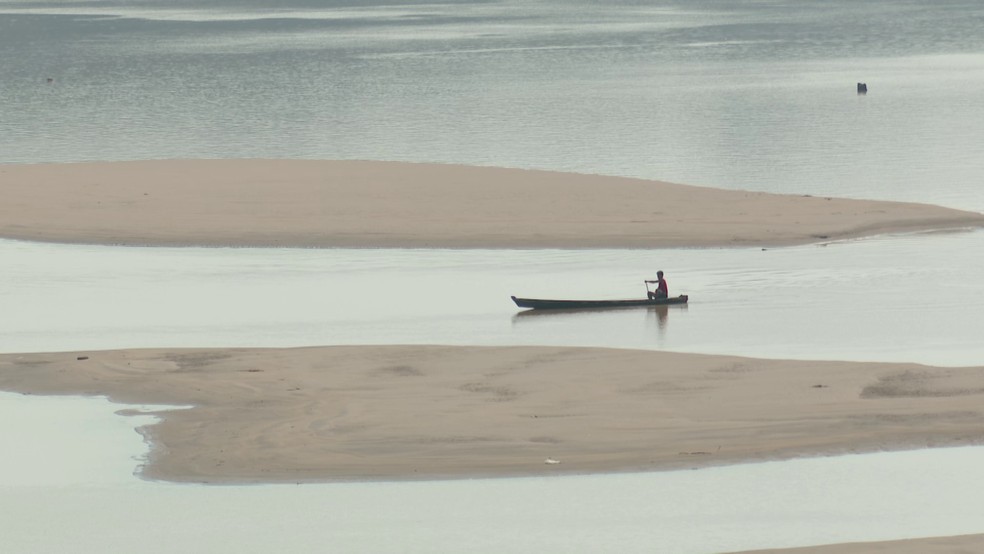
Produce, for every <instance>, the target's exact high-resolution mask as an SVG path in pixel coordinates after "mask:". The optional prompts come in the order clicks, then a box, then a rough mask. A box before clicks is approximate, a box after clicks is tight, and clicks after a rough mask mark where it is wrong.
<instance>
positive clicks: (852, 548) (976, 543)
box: [742, 535, 984, 554]
mask: <svg viewBox="0 0 984 554" xmlns="http://www.w3.org/2000/svg"><path fill="white" fill-rule="evenodd" d="M981 552H984V535H961V536H957V537H933V538H928V539H913V540H906V541H886V542H858V543H849V544H835V545H829V546H812V547H806V548H783V549H776V550H754V551H747V552H743V553H742V554H778V553H788V554H889V553H891V554H980V553H981Z"/></svg>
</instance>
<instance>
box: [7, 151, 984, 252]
mask: <svg viewBox="0 0 984 554" xmlns="http://www.w3.org/2000/svg"><path fill="white" fill-rule="evenodd" d="M0 190H2V191H3V195H4V201H3V202H2V203H0V237H6V238H18V239H27V240H42V241H54V242H86V243H103V244H127V245H234V246H314V247H442V248H478V247H493V248H500V247H517V248H544V247H559V248H594V247H614V248H654V247H676V246H748V245H757V246H768V245H790V244H801V243H810V242H818V241H824V240H829V239H840V238H849V237H857V236H863V235H873V234H878V233H886V232H901V231H919V230H927V229H940V228H956V227H968V226H973V227H981V226H984V215H982V214H979V213H973V212H964V211H959V210H952V209H947V208H941V207H937V206H929V205H922V204H907V203H894V202H875V201H865V200H845V199H837V198H822V197H808V196H789V195H773V194H765V193H757V192H741V191H726V190H717V189H711V188H702V187H692V186H685V185H675V184H670V183H663V182H658V181H646V180H640V179H628V178H619V177H602V176H596V175H579V174H571V173H556V172H546V171H525V170H518V169H500V168H483V167H464V166H452V165H433V164H411V163H395V162H360V161H303V160H197V161H139V162H111V163H79V164H41V165H0Z"/></svg>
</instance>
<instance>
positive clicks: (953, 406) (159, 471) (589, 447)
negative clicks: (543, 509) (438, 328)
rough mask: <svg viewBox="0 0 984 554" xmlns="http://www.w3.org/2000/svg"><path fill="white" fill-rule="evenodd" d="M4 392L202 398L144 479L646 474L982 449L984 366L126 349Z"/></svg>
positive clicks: (591, 354)
mask: <svg viewBox="0 0 984 554" xmlns="http://www.w3.org/2000/svg"><path fill="white" fill-rule="evenodd" d="M79 357H87V359H81V360H80V359H78V358H79ZM0 388H2V389H5V390H13V391H19V392H29V393H32V394H80V393H81V394H94V395H107V396H108V397H110V398H111V399H114V400H118V401H122V402H128V403H151V404H159V403H166V404H179V405H194V407H193V408H190V409H187V410H181V411H174V412H169V413H167V414H166V416H165V419H164V421H163V423H161V424H159V425H157V426H154V427H152V428H151V429H150V431H149V432H150V434H151V436H152V438H153V441H154V443H155V444H156V445H157V446H158V448H157V450H156V451H155V456H154V459H153V463H152V464H150V465H149V467H147V468H146V470H145V471H146V475H148V476H150V477H155V478H162V479H168V480H177V481H201V482H242V481H274V482H276V481H280V482H283V481H287V482H294V481H311V480H318V481H321V480H350V479H375V478H396V479H400V478H407V477H410V478H431V477H434V478H437V477H455V476H457V477H460V476H476V475H485V476H501V475H540V474H557V473H584V472H602V471H628V470H648V469H667V468H679V467H694V466H705V465H712V464H723V463H731V462H738V461H747V460H760V459H781V458H788V457H794V456H800V455H805V454H841V453H847V452H864V451H873V450H882V449H901V448H920V447H931V446H943V445H958V444H978V443H980V442H981V441H982V440H984V367H973V368H939V367H926V366H920V365H910V364H884V363H882V364H880V363H848V362H812V361H781V360H756V359H747V358H736V357H726V356H705V355H696V354H676V353H667V352H651V351H631V350H614V349H598V348H557V347H443V346H330V347H316V348H295V349H187V350H183V349H179V350H121V351H103V352H84V353H44V354H6V355H2V356H0ZM547 459H553V460H557V461H559V462H560V463H558V464H550V463H546V460H547Z"/></svg>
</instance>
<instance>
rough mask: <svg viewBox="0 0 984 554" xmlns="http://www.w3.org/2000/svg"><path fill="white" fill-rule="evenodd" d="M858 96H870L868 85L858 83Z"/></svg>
mask: <svg viewBox="0 0 984 554" xmlns="http://www.w3.org/2000/svg"><path fill="white" fill-rule="evenodd" d="M858 94H868V83H858Z"/></svg>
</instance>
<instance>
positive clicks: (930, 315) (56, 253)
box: [0, 231, 984, 365]
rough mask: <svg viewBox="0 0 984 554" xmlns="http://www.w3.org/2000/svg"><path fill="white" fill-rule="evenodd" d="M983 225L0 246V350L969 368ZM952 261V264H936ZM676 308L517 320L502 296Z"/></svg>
mask: <svg viewBox="0 0 984 554" xmlns="http://www.w3.org/2000/svg"><path fill="white" fill-rule="evenodd" d="M982 249H984V232H982V231H974V232H954V233H946V234H936V233H931V234H921V235H901V236H889V237H877V238H871V239H865V240H857V241H845V242H837V243H830V244H827V245H810V246H801V247H795V248H781V249H768V250H763V249H760V248H752V249H747V248H746V249H680V250H658V251H631V250H575V251H564V250H466V251H455V250H389V249H380V250H345V249H329V250H305V249H292V250H290V249H287V250H285V249H246V248H120V247H110V246H80V245H57V244H37V243H29V242H16V241H3V240H0V259H2V260H4V264H5V266H4V272H5V278H4V279H3V280H0V305H3V306H4V315H5V317H3V318H2V319H0V352H24V351H64V350H92V349H110V348H136V347H151V346H159V347H179V346H202V347H222V346H245V347H250V346H254V347H258V346H268V347H273V346H312V345H331V344H456V345H510V344H529V345H568V346H603V347H613V348H640V349H650V350H667V351H678V352H698V353H710V354H734V355H743V356H751V357H764V358H796V359H832V360H856V361H897V362H921V363H926V364H933V365H981V364H984V341H982V338H984V336H982V331H981V326H980V324H979V322H980V320H981V319H980V318H981V316H980V314H981V313H982V312H984V295H982V294H980V283H981V282H984V258H982V257H973V256H971V257H968V256H967V255H966V253H967V252H974V251H981V250H982ZM955 259H960V260H961V261H962V265H961V267H960V268H959V269H958V268H954V267H953V266H952V265H951V261H952V260H955ZM658 267H666V268H667V269H668V270H669V268H672V271H671V272H670V271H668V273H667V279H668V280H669V283H670V287H671V289H670V290H671V294H673V295H676V294H688V295H690V297H691V301H690V303H689V305H687V306H670V307H665V308H664V309H646V308H642V309H639V308H635V309H626V310H605V311H589V312H575V313H559V314H558V313H549V314H541V313H539V312H530V311H526V310H521V309H519V308H517V307H516V306H515V305H514V304H513V302H512V301H511V300H510V298H509V297H510V296H511V295H516V296H524V297H533V298H543V297H547V298H550V297H553V298H557V297H560V298H642V297H644V295H645V288H644V287H645V285H644V284H643V282H642V281H643V280H644V279H646V278H653V274H654V273H655V268H658Z"/></svg>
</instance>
